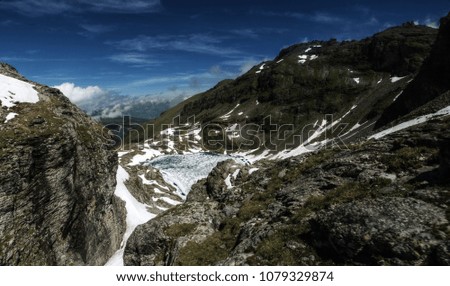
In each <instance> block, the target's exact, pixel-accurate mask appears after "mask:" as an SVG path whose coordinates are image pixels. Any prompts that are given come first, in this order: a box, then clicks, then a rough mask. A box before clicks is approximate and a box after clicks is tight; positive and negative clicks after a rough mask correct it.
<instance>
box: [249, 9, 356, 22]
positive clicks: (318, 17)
mask: <svg viewBox="0 0 450 286" xmlns="http://www.w3.org/2000/svg"><path fill="white" fill-rule="evenodd" d="M250 13H252V14H257V15H262V16H268V17H285V18H286V17H287V18H295V19H299V20H306V21H310V22H315V23H320V24H336V23H345V22H347V20H346V19H344V18H341V17H339V16H336V15H332V14H329V13H326V12H319V11H317V12H314V13H310V14H306V13H299V12H273V11H251V12H250Z"/></svg>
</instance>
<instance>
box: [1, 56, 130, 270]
mask: <svg viewBox="0 0 450 286" xmlns="http://www.w3.org/2000/svg"><path fill="white" fill-rule="evenodd" d="M0 76H2V78H1V79H0V80H1V81H3V82H2V83H3V85H2V90H1V91H0V92H1V95H2V97H0V100H1V101H2V108H0V265H101V264H104V263H105V262H106V261H107V259H108V258H109V257H110V256H111V255H112V254H113V253H114V251H115V250H117V249H118V248H119V245H120V242H121V241H122V236H123V232H124V225H125V223H124V216H125V214H124V208H123V203H122V202H121V201H120V200H119V199H117V198H116V197H115V196H114V194H113V193H114V189H115V184H116V179H115V174H116V170H117V155H116V154H115V152H114V151H113V150H110V148H109V147H108V144H107V139H106V137H105V136H104V134H103V131H102V128H101V126H100V125H98V124H97V123H95V122H93V121H92V120H91V119H90V118H89V117H87V116H86V115H85V114H84V113H83V112H81V111H80V110H79V109H78V108H77V107H75V106H74V105H73V104H71V103H70V101H69V100H68V99H67V98H66V97H64V96H63V95H62V93H61V92H59V91H58V90H56V89H52V88H49V87H47V86H42V85H39V84H36V83H33V82H30V81H28V80H26V79H25V78H23V77H22V76H21V75H20V74H18V73H17V71H16V70H15V69H14V68H12V67H10V66H8V65H6V64H1V66H0ZM33 98H34V99H33ZM32 99H33V100H32Z"/></svg>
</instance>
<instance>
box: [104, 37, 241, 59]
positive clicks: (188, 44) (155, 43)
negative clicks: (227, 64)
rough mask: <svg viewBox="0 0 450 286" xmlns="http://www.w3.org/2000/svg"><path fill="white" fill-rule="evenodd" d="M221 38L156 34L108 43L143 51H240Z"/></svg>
mask: <svg viewBox="0 0 450 286" xmlns="http://www.w3.org/2000/svg"><path fill="white" fill-rule="evenodd" d="M222 42H223V38H221V37H214V36H211V35H208V34H190V35H158V36H144V35H141V36H138V37H136V38H132V39H125V40H121V41H117V42H109V44H110V45H112V46H114V47H116V48H118V49H120V50H125V51H138V52H145V51H149V50H164V51H167V50H172V51H183V52H192V53H199V54H208V55H217V56H233V55H238V54H240V53H241V52H240V51H238V50H236V49H233V48H229V47H224V46H223V45H221V44H222Z"/></svg>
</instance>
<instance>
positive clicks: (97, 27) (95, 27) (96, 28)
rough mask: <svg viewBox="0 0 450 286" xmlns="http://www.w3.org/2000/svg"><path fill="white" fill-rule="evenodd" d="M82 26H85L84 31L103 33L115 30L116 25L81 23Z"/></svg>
mask: <svg viewBox="0 0 450 286" xmlns="http://www.w3.org/2000/svg"><path fill="white" fill-rule="evenodd" d="M80 27H81V28H83V30H84V31H86V32H89V33H92V34H101V33H106V32H111V31H113V30H114V26H111V25H103V24H81V25H80Z"/></svg>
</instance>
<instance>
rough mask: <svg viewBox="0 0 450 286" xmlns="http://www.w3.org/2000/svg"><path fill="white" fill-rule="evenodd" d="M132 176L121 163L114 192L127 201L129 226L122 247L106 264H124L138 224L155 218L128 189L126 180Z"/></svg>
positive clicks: (127, 222)
mask: <svg viewBox="0 0 450 286" xmlns="http://www.w3.org/2000/svg"><path fill="white" fill-rule="evenodd" d="M129 178H130V176H129V174H128V173H127V171H125V169H124V168H123V167H122V166H120V165H119V167H118V169H117V174H116V179H117V185H116V190H115V192H114V194H115V195H116V196H117V197H119V198H120V199H122V200H123V201H124V202H125V209H126V210H127V218H126V224H127V228H126V231H125V234H124V235H123V240H122V243H121V246H120V249H119V250H117V251H116V253H114V255H113V256H112V257H111V258H110V259H109V260H108V262H107V263H106V266H123V253H124V251H125V246H126V244H127V241H128V238H129V237H130V236H131V234H132V233H133V231H134V230H135V229H136V227H137V226H138V225H141V224H143V223H146V222H147V221H149V220H151V219H152V218H154V217H155V216H156V215H155V214H152V213H150V212H148V211H147V205H144V204H142V203H140V202H138V201H137V200H136V199H135V198H134V197H133V195H132V194H131V193H130V192H129V191H128V189H127V187H126V185H125V182H126V181H127V180H128V179H129Z"/></svg>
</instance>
